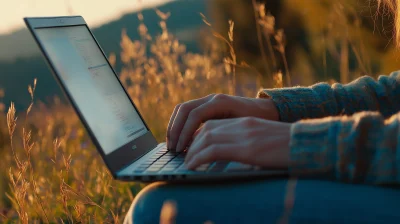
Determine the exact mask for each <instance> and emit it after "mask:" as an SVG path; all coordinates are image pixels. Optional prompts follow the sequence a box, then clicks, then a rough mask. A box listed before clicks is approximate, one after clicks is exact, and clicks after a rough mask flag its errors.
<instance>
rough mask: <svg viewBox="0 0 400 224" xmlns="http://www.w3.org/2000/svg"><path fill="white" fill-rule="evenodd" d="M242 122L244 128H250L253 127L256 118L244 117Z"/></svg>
mask: <svg viewBox="0 0 400 224" xmlns="http://www.w3.org/2000/svg"><path fill="white" fill-rule="evenodd" d="M243 122H244V125H245V126H246V127H250V126H253V125H254V124H255V123H256V118H254V117H246V118H245V119H244V121H243Z"/></svg>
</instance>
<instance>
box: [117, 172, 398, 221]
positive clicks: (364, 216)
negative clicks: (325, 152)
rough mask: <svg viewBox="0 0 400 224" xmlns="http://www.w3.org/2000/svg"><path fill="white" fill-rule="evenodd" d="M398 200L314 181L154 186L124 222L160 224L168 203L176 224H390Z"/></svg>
mask: <svg viewBox="0 0 400 224" xmlns="http://www.w3.org/2000/svg"><path fill="white" fill-rule="evenodd" d="M399 199H400V191H397V190H393V189H387V188H379V187H373V186H362V185H350V184H341V183H334V182H328V181H315V180H298V181H295V182H291V181H287V180H264V181H251V182H242V183H229V184H184V185H175V184H166V183H155V184H151V185H149V186H147V187H146V188H145V189H143V190H142V191H141V192H140V193H139V195H138V196H137V197H136V198H135V200H134V202H133V203H132V206H131V208H130V211H129V213H128V214H127V216H126V219H125V221H126V222H127V223H130V222H132V221H133V223H159V218H160V212H161V209H162V206H163V204H164V202H165V201H173V202H175V205H176V210H177V215H176V223H204V222H206V221H211V222H212V223H276V222H279V221H282V220H285V219H287V220H289V223H377V222H380V223H382V222H384V223H393V222H395V221H396V220H400V215H398V211H399V210H400V201H399Z"/></svg>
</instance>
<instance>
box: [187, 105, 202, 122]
mask: <svg viewBox="0 0 400 224" xmlns="http://www.w3.org/2000/svg"><path fill="white" fill-rule="evenodd" d="M199 117H200V112H199V109H197V108H196V109H193V110H192V111H190V112H189V116H188V118H189V119H194V120H197V119H199Z"/></svg>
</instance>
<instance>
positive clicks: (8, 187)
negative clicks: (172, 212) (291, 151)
mask: <svg viewBox="0 0 400 224" xmlns="http://www.w3.org/2000/svg"><path fill="white" fill-rule="evenodd" d="M1 4H2V6H1V8H0V88H1V91H0V98H1V104H0V110H1V111H2V112H3V115H2V116H1V117H0V125H1V128H0V129H1V131H0V158H1V160H0V161H1V162H0V222H15V221H18V222H23V223H27V222H33V221H35V220H36V221H38V222H68V223H72V222H83V223H87V222H96V223H97V222H112V223H118V222H120V221H121V220H122V219H123V216H124V214H125V213H126V211H127V209H128V208H129V205H130V203H131V201H132V200H133V198H134V197H135V195H136V194H137V192H138V191H139V190H140V189H141V188H142V187H143V186H144V185H143V184H140V183H122V182H118V181H114V180H112V177H111V175H110V174H109V172H108V171H107V169H106V168H105V166H104V164H103V162H102V161H101V159H100V157H99V156H98V154H97V152H96V149H95V148H94V146H93V145H92V144H91V141H90V139H89V137H88V136H87V133H86V131H85V130H84V128H83V127H82V125H81V123H80V121H79V120H78V118H77V116H76V115H75V113H74V112H73V110H72V108H71V106H70V105H69V104H68V102H67V101H66V100H65V98H64V96H63V95H62V93H61V90H60V87H59V86H58V85H57V83H56V82H55V80H54V78H53V77H52V75H51V73H50V70H49V69H48V67H47V65H46V63H45V61H44V59H43V57H42V56H41V54H40V52H39V49H38V47H37V46H36V44H35V43H34V41H33V38H32V37H31V35H30V34H29V32H28V31H27V29H25V28H24V25H23V22H22V17H24V16H54V15H82V16H83V17H84V18H85V19H86V21H87V22H88V24H89V26H90V27H91V28H92V31H93V33H94V35H95V37H96V38H97V40H98V42H99V43H100V45H101V46H102V48H103V50H104V51H105V53H106V54H107V55H108V57H109V60H110V62H111V63H112V64H113V66H114V69H115V71H116V72H117V73H118V75H119V77H120V79H121V80H122V82H123V84H124V85H125V87H126V88H127V90H128V92H129V94H130V96H131V97H132V99H133V100H134V102H135V103H136V104H137V106H138V107H139V109H140V111H141V112H142V114H143V116H144V117H145V119H146V121H148V124H149V125H150V128H151V129H152V131H153V133H154V135H155V136H156V137H157V139H158V140H159V141H163V140H164V139H165V129H166V126H167V122H168V119H169V116H170V113H171V112H172V110H173V108H174V105H176V104H177V103H181V102H183V101H186V100H190V99H194V98H198V97H201V96H204V95H207V94H210V93H215V92H217V93H226V94H236V95H242V96H249V97H254V96H255V95H256V93H257V91H258V90H259V89H260V88H281V87H288V86H297V85H302V86H307V85H311V84H313V83H316V82H329V83H334V82H342V83H347V82H350V81H351V80H353V79H355V78H357V77H360V76H363V75H370V76H373V77H377V76H378V75H380V74H388V73H390V72H391V71H395V70H397V69H398V67H399V66H398V64H399V62H398V60H399V59H398V56H399V54H398V52H397V51H396V50H395V48H394V44H393V41H392V40H393V38H392V37H393V35H392V34H393V32H392V30H393V26H392V22H391V21H392V19H393V18H391V15H390V14H389V13H388V12H387V11H386V10H385V9H384V8H381V9H380V10H378V7H377V2H376V1H372V0H365V1H361V0H257V1H256V0H184V1H183V0H182V1H166V0H141V1H139V0H136V1H135V0H130V1H128V0H115V1H103V0H97V1H94V0H81V1H78V0H57V1H54V0H53V1H48V0H20V1H11V0H10V1H7V0H1ZM11 102H13V103H11ZM6 114H7V115H6ZM17 117H18V119H17ZM159 214H160V213H159V212H157V211H155V215H159ZM211 221H212V220H211Z"/></svg>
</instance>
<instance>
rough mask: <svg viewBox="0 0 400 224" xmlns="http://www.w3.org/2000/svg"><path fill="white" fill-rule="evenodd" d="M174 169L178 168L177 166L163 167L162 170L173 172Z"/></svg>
mask: <svg viewBox="0 0 400 224" xmlns="http://www.w3.org/2000/svg"><path fill="white" fill-rule="evenodd" d="M174 170H176V168H173V167H164V168H162V169H161V172H172V171H174Z"/></svg>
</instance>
